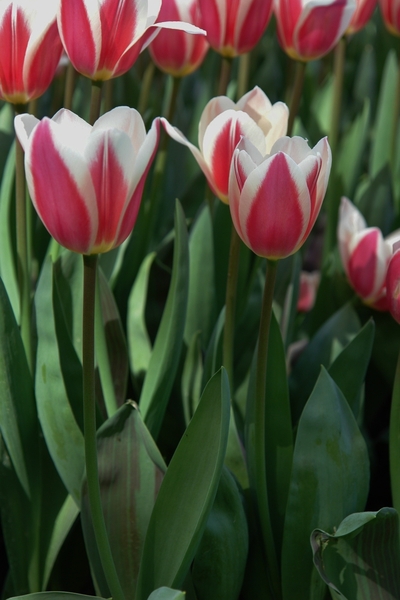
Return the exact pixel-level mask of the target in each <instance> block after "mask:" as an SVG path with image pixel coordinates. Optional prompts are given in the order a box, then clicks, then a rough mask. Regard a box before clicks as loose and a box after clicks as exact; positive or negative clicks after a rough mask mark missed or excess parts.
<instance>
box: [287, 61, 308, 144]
mask: <svg viewBox="0 0 400 600" xmlns="http://www.w3.org/2000/svg"><path fill="white" fill-rule="evenodd" d="M305 72H306V63H305V62H303V61H300V60H299V61H297V63H296V74H295V78H294V84H293V89H292V96H291V99H290V106H289V122H288V130H287V134H288V135H292V130H293V123H294V120H295V118H296V116H297V113H298V111H299V106H300V100H301V93H302V91H303V83H304V74H305Z"/></svg>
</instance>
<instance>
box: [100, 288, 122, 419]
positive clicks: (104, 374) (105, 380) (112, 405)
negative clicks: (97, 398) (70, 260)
mask: <svg viewBox="0 0 400 600" xmlns="http://www.w3.org/2000/svg"><path fill="white" fill-rule="evenodd" d="M95 340H96V350H97V351H96V356H97V366H98V370H99V374H100V382H101V387H102V390H103V396H104V404H105V406H106V411H107V416H108V417H111V416H112V415H113V414H114V413H115V412H117V410H118V406H117V399H116V397H115V390H114V382H113V375H112V372H111V365H110V359H109V356H108V349H107V340H106V332H105V330H104V323H103V312H102V309H101V288H100V281H98V282H97V285H96V310H95Z"/></svg>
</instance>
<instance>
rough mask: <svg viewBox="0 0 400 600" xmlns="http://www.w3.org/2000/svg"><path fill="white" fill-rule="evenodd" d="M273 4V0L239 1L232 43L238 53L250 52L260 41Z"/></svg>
mask: <svg viewBox="0 0 400 600" xmlns="http://www.w3.org/2000/svg"><path fill="white" fill-rule="evenodd" d="M272 4H273V2H272V0H253V1H252V2H250V4H249V2H239V10H238V11H237V15H236V18H235V22H234V25H233V24H232V25H233V26H234V38H233V40H232V42H233V43H232V44H231V45H232V46H233V48H235V50H236V52H237V54H243V53H244V52H248V51H249V50H251V49H252V48H254V46H255V45H256V44H257V43H258V41H259V40H260V38H261V36H262V34H263V33H264V30H265V29H266V27H267V25H268V22H269V20H270V17H271V13H272ZM232 25H230V27H232Z"/></svg>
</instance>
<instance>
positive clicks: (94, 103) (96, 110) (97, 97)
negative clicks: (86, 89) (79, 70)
mask: <svg viewBox="0 0 400 600" xmlns="http://www.w3.org/2000/svg"><path fill="white" fill-rule="evenodd" d="M102 84H103V82H102V81H92V95H91V98H90V114H89V123H90V125H93V124H94V123H95V121H97V119H98V118H99V116H100V109H101V91H102V87H103V86H102Z"/></svg>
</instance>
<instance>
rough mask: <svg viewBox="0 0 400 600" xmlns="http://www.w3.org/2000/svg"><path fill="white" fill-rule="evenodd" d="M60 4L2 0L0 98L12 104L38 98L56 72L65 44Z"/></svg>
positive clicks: (0, 9) (0, 15)
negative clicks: (59, 10)
mask: <svg viewBox="0 0 400 600" xmlns="http://www.w3.org/2000/svg"><path fill="white" fill-rule="evenodd" d="M57 7H58V2H55V1H50V2H33V1H32V0H0V46H1V52H0V97H1V98H3V99H4V100H7V101H8V102H11V103H13V104H25V103H26V102H28V101H29V100H33V99H34V98H38V97H39V96H41V95H42V94H43V93H44V92H45V91H46V90H47V88H48V87H49V85H50V83H51V82H52V79H53V77H54V74H55V72H56V69H57V66H58V63H59V60H60V57H61V54H62V44H61V40H60V36H59V33H58V29H57V22H56V17H57Z"/></svg>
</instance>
